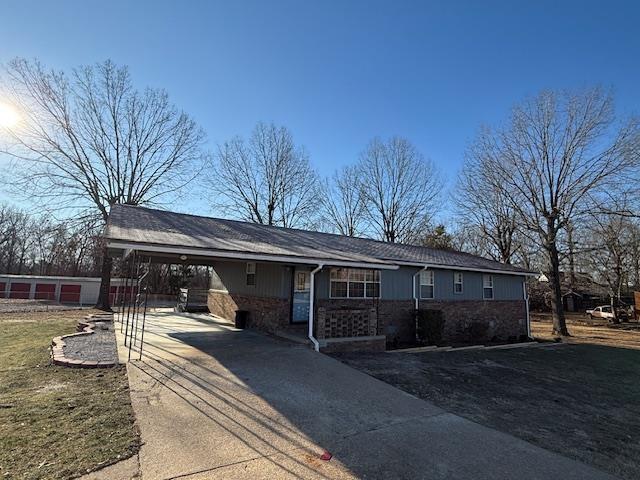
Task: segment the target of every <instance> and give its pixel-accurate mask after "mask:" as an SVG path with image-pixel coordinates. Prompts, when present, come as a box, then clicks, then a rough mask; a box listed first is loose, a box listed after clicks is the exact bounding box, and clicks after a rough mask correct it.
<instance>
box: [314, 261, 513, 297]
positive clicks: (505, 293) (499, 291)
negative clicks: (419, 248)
mask: <svg viewBox="0 0 640 480" xmlns="http://www.w3.org/2000/svg"><path fill="white" fill-rule="evenodd" d="M329 270H330V269H329V268H328V267H327V268H325V269H324V270H322V272H320V273H318V274H317V275H316V284H317V287H316V296H317V298H319V299H327V298H329ZM419 270H420V269H419V268H414V267H400V268H399V269H398V270H382V271H381V272H380V281H381V285H380V292H381V293H380V298H381V299H383V300H410V299H412V298H413V283H412V282H413V276H414V275H415V273H416V272H418V271H419ZM454 271H455V270H445V269H434V296H435V298H434V299H435V300H482V275H483V274H482V273H480V272H468V271H465V272H462V273H463V289H462V293H461V294H454V293H453V273H454ZM523 279H524V277H522V276H520V275H506V274H493V297H494V300H522V299H523V290H522V282H523ZM418 282H419V280H418V279H417V278H416V284H418Z"/></svg>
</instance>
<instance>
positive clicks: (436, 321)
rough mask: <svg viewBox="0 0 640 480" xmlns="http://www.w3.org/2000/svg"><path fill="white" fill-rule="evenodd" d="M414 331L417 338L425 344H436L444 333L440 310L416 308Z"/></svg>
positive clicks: (442, 316) (442, 317)
mask: <svg viewBox="0 0 640 480" xmlns="http://www.w3.org/2000/svg"><path fill="white" fill-rule="evenodd" d="M416 333H417V336H418V339H419V340H420V341H421V342H423V343H426V344H427V345H437V344H438V343H440V342H441V341H442V334H443V333H444V315H443V314H442V310H418V311H417V312H416Z"/></svg>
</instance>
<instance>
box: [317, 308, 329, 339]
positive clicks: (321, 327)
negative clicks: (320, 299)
mask: <svg viewBox="0 0 640 480" xmlns="http://www.w3.org/2000/svg"><path fill="white" fill-rule="evenodd" d="M326 318H327V310H326V309H325V308H324V307H318V312H317V314H316V321H315V324H316V338H317V339H324V338H325V333H324V332H325V323H326Z"/></svg>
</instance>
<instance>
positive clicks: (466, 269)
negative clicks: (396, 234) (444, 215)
mask: <svg viewBox="0 0 640 480" xmlns="http://www.w3.org/2000/svg"><path fill="white" fill-rule="evenodd" d="M396 263H397V264H398V265H402V266H405V267H416V268H424V267H425V264H424V263H413V262H396ZM428 268H429V269H443V270H460V271H464V272H481V273H495V274H496V275H516V276H520V277H536V276H538V275H539V274H538V273H534V272H514V271H510V270H495V269H491V268H476V267H461V266H459V265H440V264H432V263H430V264H428Z"/></svg>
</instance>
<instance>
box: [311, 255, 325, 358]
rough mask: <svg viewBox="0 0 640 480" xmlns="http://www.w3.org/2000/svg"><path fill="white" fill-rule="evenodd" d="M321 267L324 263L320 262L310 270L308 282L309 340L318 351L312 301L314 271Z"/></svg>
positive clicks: (313, 299) (313, 295) (313, 297)
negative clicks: (314, 334)
mask: <svg viewBox="0 0 640 480" xmlns="http://www.w3.org/2000/svg"><path fill="white" fill-rule="evenodd" d="M323 267H324V265H323V264H322V263H320V264H319V265H318V266H317V267H316V268H314V269H313V270H311V273H310V284H309V340H311V343H313V349H314V350H315V351H316V352H319V351H320V344H319V343H318V340H317V339H316V337H314V336H313V320H314V318H313V317H314V313H315V305H314V302H315V293H316V289H315V278H316V273H318V272H319V271H320V270H322V268H323Z"/></svg>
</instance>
